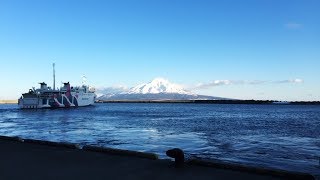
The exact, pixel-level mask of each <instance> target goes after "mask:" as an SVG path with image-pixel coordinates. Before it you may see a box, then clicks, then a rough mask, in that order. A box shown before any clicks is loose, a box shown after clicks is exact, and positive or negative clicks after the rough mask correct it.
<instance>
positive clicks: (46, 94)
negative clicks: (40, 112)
mask: <svg viewBox="0 0 320 180" xmlns="http://www.w3.org/2000/svg"><path fill="white" fill-rule="evenodd" d="M53 79H54V80H53V89H52V88H51V87H48V86H47V84H46V83H44V82H42V83H39V84H40V88H39V89H35V88H32V89H30V90H29V92H28V93H24V94H22V96H21V97H20V99H19V100H18V105H19V107H20V108H22V109H37V108H68V107H78V106H89V105H92V104H94V102H95V98H96V95H95V88H93V87H89V86H87V85H85V82H84V81H83V82H82V84H83V85H82V86H76V87H73V86H70V83H69V82H67V83H63V84H64V86H63V87H61V88H60V89H55V70H54V64H53Z"/></svg>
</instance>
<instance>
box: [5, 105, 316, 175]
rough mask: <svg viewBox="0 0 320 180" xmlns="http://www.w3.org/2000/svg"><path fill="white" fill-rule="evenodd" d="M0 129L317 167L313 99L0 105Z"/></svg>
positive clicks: (123, 146)
mask: <svg viewBox="0 0 320 180" xmlns="http://www.w3.org/2000/svg"><path fill="white" fill-rule="evenodd" d="M0 135H6V136H20V137H22V138H33V139H41V140H50V141H59V142H60V141H61V142H72V143H79V144H81V145H88V144H90V145H99V146H106V147H115V148H121V149H130V150H138V151H146V152H155V153H157V154H159V155H160V157H162V158H166V157H165V151H166V150H168V149H170V148H174V147H178V148H181V149H183V150H184V151H185V152H186V153H187V154H188V156H191V157H192V156H196V157H201V158H208V159H213V160H217V161H220V160H221V161H227V162H232V163H238V164H246V165H252V166H260V167H272V168H279V169H285V170H294V171H300V172H308V173H312V174H314V175H317V177H319V175H320V106H307V105H305V106H298V105H293V106H291V105H226V104H221V105H218V104H169V103H168V104H162V103H159V104H157V103H107V104H96V105H94V106H90V107H82V108H75V109H54V110H51V109H40V110H19V109H18V107H17V105H0Z"/></svg>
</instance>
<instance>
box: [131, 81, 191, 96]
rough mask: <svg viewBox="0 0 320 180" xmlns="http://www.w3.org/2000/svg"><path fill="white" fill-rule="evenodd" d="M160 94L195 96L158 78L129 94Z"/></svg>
mask: <svg viewBox="0 0 320 180" xmlns="http://www.w3.org/2000/svg"><path fill="white" fill-rule="evenodd" d="M159 93H177V94H188V95H195V94H193V93H191V92H189V91H187V90H184V89H183V88H182V87H181V86H180V85H178V84H174V83H170V82H169V81H168V80H166V79H163V78H156V79H154V80H153V81H151V82H150V83H146V84H141V85H138V86H136V87H133V88H131V89H130V90H129V92H128V94H159Z"/></svg>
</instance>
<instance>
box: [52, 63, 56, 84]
mask: <svg viewBox="0 0 320 180" xmlns="http://www.w3.org/2000/svg"><path fill="white" fill-rule="evenodd" d="M52 67H53V90H56V71H55V63H53V64H52Z"/></svg>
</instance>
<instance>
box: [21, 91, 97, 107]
mask: <svg viewBox="0 0 320 180" xmlns="http://www.w3.org/2000/svg"><path fill="white" fill-rule="evenodd" d="M95 97H96V96H95V94H94V93H70V94H69V95H66V94H50V95H47V96H31V97H24V98H20V99H19V100H18V105H19V107H20V108H21V109H42V108H71V107H82V106H90V105H93V104H94V102H95Z"/></svg>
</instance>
